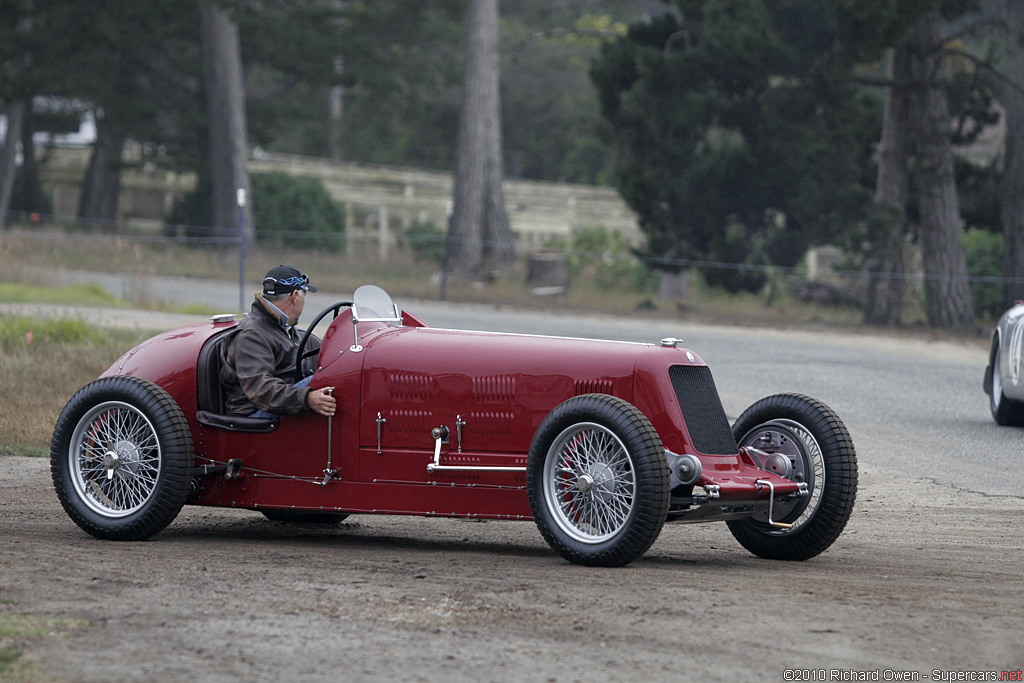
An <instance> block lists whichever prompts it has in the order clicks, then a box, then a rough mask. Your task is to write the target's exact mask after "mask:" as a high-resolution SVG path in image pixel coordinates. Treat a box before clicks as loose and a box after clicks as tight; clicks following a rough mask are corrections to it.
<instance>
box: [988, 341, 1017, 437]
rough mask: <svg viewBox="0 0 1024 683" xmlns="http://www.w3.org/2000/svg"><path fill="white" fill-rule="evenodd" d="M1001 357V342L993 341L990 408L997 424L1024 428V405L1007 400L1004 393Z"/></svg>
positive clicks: (990, 362)
mask: <svg viewBox="0 0 1024 683" xmlns="http://www.w3.org/2000/svg"><path fill="white" fill-rule="evenodd" d="M1001 356H1002V350H1001V349H1000V347H999V340H998V339H993V340H992V352H991V355H990V360H989V365H991V367H992V386H991V390H990V391H989V394H988V408H989V410H990V411H991V412H992V419H993V420H995V421H996V424H998V425H1003V426H1004V427H1021V426H1024V403H1020V402H1019V401H1014V400H1012V399H1009V398H1006V394H1005V393H1004V392H1003V375H1002V373H1001V372H1000V369H999V366H1000V363H1001V360H1002V358H1001Z"/></svg>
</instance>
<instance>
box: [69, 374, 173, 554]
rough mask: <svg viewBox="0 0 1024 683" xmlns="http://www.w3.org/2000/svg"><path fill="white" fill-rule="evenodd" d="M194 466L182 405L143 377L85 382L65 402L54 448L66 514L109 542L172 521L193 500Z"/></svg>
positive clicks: (139, 537)
mask: <svg viewBox="0 0 1024 683" xmlns="http://www.w3.org/2000/svg"><path fill="white" fill-rule="evenodd" d="M192 469H193V453H192V436H191V432H190V431H189V427H188V423H187V422H186V420H185V416H184V415H183V414H182V412H181V409H180V408H179V407H178V405H177V404H176V403H175V402H174V399H172V398H171V397H170V395H169V394H168V393H167V392H166V391H164V390H163V389H162V388H160V387H159V386H157V385H156V384H154V383H152V382H149V381H148V380H144V379H141V378H139V377H129V376H115V377H103V378H100V379H98V380H96V381H95V382H92V383H90V384H87V385H86V386H85V387H83V388H82V389H81V390H80V391H79V392H78V393H76V394H75V395H74V396H73V397H72V398H71V400H70V401H68V404H67V405H66V406H65V407H64V410H63V412H62V413H61V415H60V418H59V419H58V420H57V425H56V427H55V429H54V433H53V441H52V443H51V446H50V471H51V474H52V477H53V484H54V488H55V490H56V492H57V497H58V498H59V499H60V502H61V505H62V506H63V507H64V510H65V512H67V514H68V516H69V517H71V519H72V520H73V521H74V522H75V523H76V524H77V525H78V526H79V527H81V528H82V529H84V530H85V531H87V532H88V533H90V534H92V535H93V536H96V537H97V538H103V539H108V540H142V539H145V538H149V537H150V536H152V535H154V534H156V533H158V532H159V531H161V530H162V529H164V528H165V527H166V526H167V525H168V524H170V523H171V522H172V521H173V520H174V518H175V517H176V516H177V515H178V513H179V512H180V511H181V508H182V506H183V505H184V504H185V500H186V498H187V497H188V492H189V486H190V483H191V479H192Z"/></svg>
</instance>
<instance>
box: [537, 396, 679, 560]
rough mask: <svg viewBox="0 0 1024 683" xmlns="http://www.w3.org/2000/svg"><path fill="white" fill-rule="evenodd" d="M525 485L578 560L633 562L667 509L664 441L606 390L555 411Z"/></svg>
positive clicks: (559, 546)
mask: <svg viewBox="0 0 1024 683" xmlns="http://www.w3.org/2000/svg"><path fill="white" fill-rule="evenodd" d="M526 486H527V491H528V494H529V498H530V509H531V511H532V513H533V517H534V520H535V521H536V523H537V527H538V528H539V529H540V532H541V534H542V535H543V536H544V539H545V540H546V541H547V542H548V544H549V545H550V546H551V547H552V548H553V549H554V550H555V551H556V552H557V553H559V554H560V555H561V556H562V557H564V558H565V559H567V560H569V561H570V562H573V563H576V564H582V565H591V566H606V567H615V566H622V565H625V564H628V563H629V562H632V561H633V560H635V559H636V558H638V557H640V556H641V555H643V553H644V552H646V551H647V549H648V548H650V546H651V544H652V543H654V541H655V539H656V538H657V537H658V534H659V533H660V532H661V527H662V525H663V524H664V522H665V517H666V515H667V513H668V502H669V471H668V465H667V462H666V459H665V451H664V448H663V447H662V445H661V439H660V438H659V437H658V434H657V432H655V430H654V428H653V427H652V426H651V424H650V422H649V421H648V420H647V418H646V417H645V416H644V415H643V413H641V412H640V411H639V410H637V409H636V408H635V407H634V406H632V405H630V404H629V403H627V402H626V401H623V400H622V399H619V398H615V397H612V396H607V395H604V394H589V395H585V396H578V397H576V398H573V399H570V400H568V401H566V402H565V403H562V404H561V405H559V406H557V407H556V408H555V409H554V410H552V411H551V413H549V414H548V416H547V417H546V418H545V419H544V421H543V422H542V423H541V425H540V427H539V428H538V430H537V433H536V435H535V436H534V440H533V444H532V446H531V448H530V455H529V458H528V459H527V467H526Z"/></svg>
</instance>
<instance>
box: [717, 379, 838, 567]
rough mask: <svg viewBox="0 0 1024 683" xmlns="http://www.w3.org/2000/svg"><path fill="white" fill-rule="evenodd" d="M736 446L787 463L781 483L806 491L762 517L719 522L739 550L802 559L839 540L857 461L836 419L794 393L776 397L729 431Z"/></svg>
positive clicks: (752, 408) (745, 414)
mask: <svg viewBox="0 0 1024 683" xmlns="http://www.w3.org/2000/svg"><path fill="white" fill-rule="evenodd" d="M733 435H734V436H735V437H736V443H737V444H738V445H739V446H740V447H752V448H757V449H759V450H762V451H765V452H768V453H771V454H779V455H783V456H785V457H787V458H788V459H789V461H790V463H791V464H792V468H791V472H790V474H789V478H790V479H792V480H794V481H799V482H804V483H806V484H807V488H808V492H809V495H808V496H806V497H798V498H795V499H790V500H781V501H776V504H775V508H774V510H773V515H774V519H773V521H775V522H785V523H787V524H792V525H793V526H792V528H791V529H780V528H777V527H772V526H769V525H768V514H767V512H762V513H759V514H756V515H753V516H751V517H747V518H745V519H740V520H731V521H729V522H727V524H728V526H729V530H730V531H731V532H732V534H733V536H734V537H735V538H736V540H738V541H739V542H740V544H741V545H742V546H743V547H744V548H746V549H747V550H749V551H750V552H752V553H754V554H755V555H757V556H759V557H764V558H768V559H774V560H807V559H810V558H812V557H814V556H816V555H818V554H820V553H822V552H823V551H825V550H826V549H827V548H828V547H829V546H831V545H832V543H834V542H835V540H836V539H837V538H838V537H839V535H840V534H841V533H842V531H843V529H844V528H845V527H846V523H847V521H848V520H849V518H850V514H851V513H852V512H853V505H854V502H855V500H856V497H857V454H856V450H855V449H854V446H853V440H852V439H851V438H850V433H849V431H847V429H846V426H845V425H844V424H843V422H842V420H840V419H839V416H838V415H836V414H835V412H834V411H832V409H831V408H829V407H828V406H826V405H825V404H824V403H822V402H821V401H818V400H816V399H813V398H810V397H808V396H803V395H800V394H776V395H774V396H769V397H767V398H763V399H761V400H760V401H758V402H757V403H755V404H754V405H752V406H750V407H749V408H747V409H746V410H745V411H744V412H743V414H742V415H740V417H739V419H737V420H736V423H735V424H734V425H733Z"/></svg>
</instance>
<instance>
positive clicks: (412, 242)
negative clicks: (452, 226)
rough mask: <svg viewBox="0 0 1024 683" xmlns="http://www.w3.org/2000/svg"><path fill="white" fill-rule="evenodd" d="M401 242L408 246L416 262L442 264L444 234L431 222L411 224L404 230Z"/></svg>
mask: <svg viewBox="0 0 1024 683" xmlns="http://www.w3.org/2000/svg"><path fill="white" fill-rule="evenodd" d="M402 241H403V242H404V243H405V244H408V245H409V248H410V249H412V251H413V254H414V255H415V258H416V260H417V261H433V262H434V263H437V264H441V263H443V262H444V253H445V232H444V230H442V229H441V228H439V227H438V226H437V224H436V223H434V222H433V221H425V222H419V221H417V222H416V223H413V224H412V225H410V226H409V227H408V228H407V229H406V231H405V235H404V236H403V237H402Z"/></svg>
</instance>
